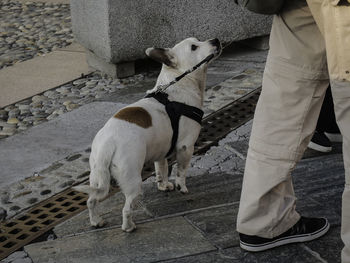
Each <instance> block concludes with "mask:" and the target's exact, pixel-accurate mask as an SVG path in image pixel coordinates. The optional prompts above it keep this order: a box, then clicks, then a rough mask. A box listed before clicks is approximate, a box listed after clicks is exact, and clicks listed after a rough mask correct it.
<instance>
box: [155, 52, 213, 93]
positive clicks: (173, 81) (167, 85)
mask: <svg viewBox="0 0 350 263" xmlns="http://www.w3.org/2000/svg"><path fill="white" fill-rule="evenodd" d="M214 56H215V55H214V54H210V55H209V56H207V57H206V58H205V59H203V60H202V61H201V62H199V63H198V64H197V65H195V66H194V67H193V68H191V69H188V70H187V71H185V72H184V73H182V74H181V75H180V76H177V77H176V78H175V79H174V80H172V81H171V82H169V83H168V84H164V85H159V86H157V89H156V91H155V92H156V93H157V92H164V91H165V90H166V89H167V88H169V87H170V86H172V85H174V84H175V83H176V82H178V81H180V80H181V79H183V78H184V77H185V76H186V75H188V74H190V73H192V72H193V71H195V70H196V69H198V68H199V67H200V66H202V65H203V64H204V63H208V62H209V61H210V60H212V59H213V58H214Z"/></svg>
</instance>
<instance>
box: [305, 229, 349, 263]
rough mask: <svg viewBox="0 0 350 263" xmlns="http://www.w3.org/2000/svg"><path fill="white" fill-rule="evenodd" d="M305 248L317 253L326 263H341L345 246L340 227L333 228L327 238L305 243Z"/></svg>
mask: <svg viewBox="0 0 350 263" xmlns="http://www.w3.org/2000/svg"><path fill="white" fill-rule="evenodd" d="M304 246H306V247H307V248H309V249H311V250H312V251H314V252H316V253H317V254H318V255H319V256H320V257H321V258H322V259H324V260H325V261H326V262H329V263H340V262H341V250H342V248H343V246H344V244H343V242H342V241H341V239H340V227H331V228H330V230H329V232H328V233H327V234H326V235H325V236H323V237H321V238H319V239H317V240H314V241H311V242H308V243H305V244H304Z"/></svg>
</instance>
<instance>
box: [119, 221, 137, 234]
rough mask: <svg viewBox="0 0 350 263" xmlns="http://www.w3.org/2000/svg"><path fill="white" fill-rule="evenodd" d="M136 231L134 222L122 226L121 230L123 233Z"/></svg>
mask: <svg viewBox="0 0 350 263" xmlns="http://www.w3.org/2000/svg"><path fill="white" fill-rule="evenodd" d="M135 229H136V225H135V223H134V222H129V223H128V224H125V225H124V224H123V225H122V230H123V231H124V232H127V233H130V232H132V231H134V230H135Z"/></svg>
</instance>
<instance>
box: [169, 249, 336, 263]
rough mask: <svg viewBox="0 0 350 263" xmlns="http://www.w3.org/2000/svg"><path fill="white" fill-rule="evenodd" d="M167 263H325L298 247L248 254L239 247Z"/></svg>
mask: <svg viewBox="0 0 350 263" xmlns="http://www.w3.org/2000/svg"><path fill="white" fill-rule="evenodd" d="M164 262H166V263H197V262H201V263H212V262H217V263H231V262H239V263H280V262H283V263H324V262H325V261H322V260H320V259H318V258H317V257H316V256H314V255H312V254H311V253H310V252H309V251H308V250H306V249H303V248H301V247H299V246H298V245H291V246H284V247H280V248H276V249H273V250H270V251H266V252H259V253H248V252H245V251H243V250H241V249H240V248H238V247H232V248H227V249H223V250H219V251H215V252H208V253H203V254H200V255H193V256H189V257H184V258H180V259H172V260H167V261H164ZM331 262H333V261H331Z"/></svg>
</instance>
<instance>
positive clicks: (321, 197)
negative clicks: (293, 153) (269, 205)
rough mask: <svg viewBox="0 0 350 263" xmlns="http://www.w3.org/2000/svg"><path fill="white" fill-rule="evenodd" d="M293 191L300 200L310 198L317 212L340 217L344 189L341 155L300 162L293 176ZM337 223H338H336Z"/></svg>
mask: <svg viewBox="0 0 350 263" xmlns="http://www.w3.org/2000/svg"><path fill="white" fill-rule="evenodd" d="M292 176H293V180H294V189H295V192H296V195H297V197H299V198H300V199H303V198H306V197H307V198H311V199H312V200H314V201H315V202H317V203H318V204H319V210H318V211H317V212H319V213H320V214H321V213H322V212H325V213H329V211H332V212H333V213H336V214H338V215H340V213H341V196H342V192H343V189H344V165H343V158H342V155H340V154H337V155H328V156H321V157H316V158H311V159H305V160H302V161H301V162H300V163H299V164H298V166H297V167H296V169H295V170H294V172H293V174H292ZM338 222H339V221H338Z"/></svg>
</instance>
